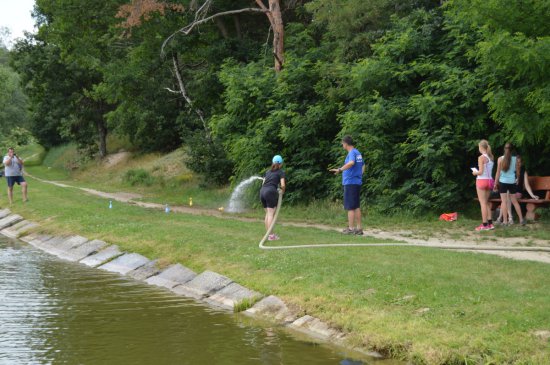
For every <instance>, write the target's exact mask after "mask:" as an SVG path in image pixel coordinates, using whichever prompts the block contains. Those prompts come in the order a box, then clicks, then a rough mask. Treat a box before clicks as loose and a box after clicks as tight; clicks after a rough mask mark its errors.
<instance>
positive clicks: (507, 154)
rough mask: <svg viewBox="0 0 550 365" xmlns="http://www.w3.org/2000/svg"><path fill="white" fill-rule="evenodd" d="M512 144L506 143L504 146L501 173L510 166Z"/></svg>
mask: <svg viewBox="0 0 550 365" xmlns="http://www.w3.org/2000/svg"><path fill="white" fill-rule="evenodd" d="M512 148H513V146H512V144H511V143H506V144H505V145H504V159H503V160H502V171H508V170H510V165H511V163H512Z"/></svg>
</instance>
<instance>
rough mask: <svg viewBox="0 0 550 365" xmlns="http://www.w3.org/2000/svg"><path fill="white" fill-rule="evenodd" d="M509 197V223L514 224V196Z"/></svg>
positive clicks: (509, 195)
mask: <svg viewBox="0 0 550 365" xmlns="http://www.w3.org/2000/svg"><path fill="white" fill-rule="evenodd" d="M506 195H507V196H508V206H507V207H508V222H510V223H511V222H513V221H514V213H513V212H512V199H510V197H511V196H512V195H514V194H510V193H508V194H506Z"/></svg>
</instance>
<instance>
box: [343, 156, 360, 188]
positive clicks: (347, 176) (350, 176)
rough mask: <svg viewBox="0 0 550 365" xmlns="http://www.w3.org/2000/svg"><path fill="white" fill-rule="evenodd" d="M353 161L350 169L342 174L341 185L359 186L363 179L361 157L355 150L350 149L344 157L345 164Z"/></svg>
mask: <svg viewBox="0 0 550 365" xmlns="http://www.w3.org/2000/svg"><path fill="white" fill-rule="evenodd" d="M350 161H355V165H353V166H352V167H351V168H350V169H347V170H344V171H343V172H342V185H361V183H362V182H363V179H362V178H361V177H362V176H363V156H361V152H359V151H357V149H355V148H354V149H352V150H351V151H349V153H348V155H347V156H346V162H345V163H348V162H350Z"/></svg>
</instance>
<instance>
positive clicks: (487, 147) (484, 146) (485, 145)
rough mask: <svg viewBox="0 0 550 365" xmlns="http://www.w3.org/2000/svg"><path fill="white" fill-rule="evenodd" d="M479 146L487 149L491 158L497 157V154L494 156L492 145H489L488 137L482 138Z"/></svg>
mask: <svg viewBox="0 0 550 365" xmlns="http://www.w3.org/2000/svg"><path fill="white" fill-rule="evenodd" d="M479 146H480V147H482V148H483V149H484V150H485V151H487V156H489V159H491V161H493V160H494V159H495V156H493V151H491V146H490V145H489V142H487V140H486V139H482V140H481V141H479Z"/></svg>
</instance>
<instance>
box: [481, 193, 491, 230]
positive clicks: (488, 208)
mask: <svg viewBox="0 0 550 365" xmlns="http://www.w3.org/2000/svg"><path fill="white" fill-rule="evenodd" d="M483 194H484V202H485V217H486V218H487V223H489V225H492V224H493V219H492V218H493V217H492V212H491V203H489V199H491V190H485V191H484V192H483Z"/></svg>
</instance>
